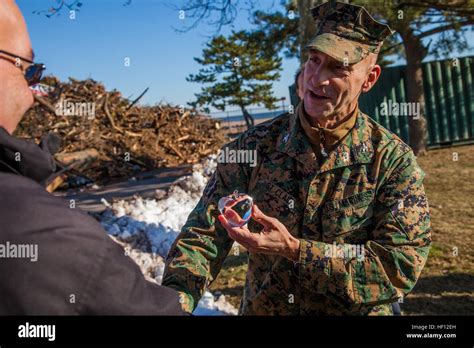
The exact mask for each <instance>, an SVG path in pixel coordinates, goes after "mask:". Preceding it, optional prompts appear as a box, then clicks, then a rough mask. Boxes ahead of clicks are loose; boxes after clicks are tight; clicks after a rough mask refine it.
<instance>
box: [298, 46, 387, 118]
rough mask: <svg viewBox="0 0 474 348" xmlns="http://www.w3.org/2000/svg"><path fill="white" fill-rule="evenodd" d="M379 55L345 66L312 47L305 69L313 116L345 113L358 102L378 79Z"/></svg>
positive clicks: (307, 107)
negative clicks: (377, 62) (360, 95)
mask: <svg viewBox="0 0 474 348" xmlns="http://www.w3.org/2000/svg"><path fill="white" fill-rule="evenodd" d="M376 59H377V57H376V56H375V55H369V56H368V57H366V58H365V59H363V60H362V61H360V62H358V63H356V64H352V65H347V66H345V65H344V64H343V63H341V62H339V61H337V60H335V59H333V58H331V57H330V56H328V55H327V54H325V53H322V52H320V51H316V50H310V52H309V56H308V60H307V62H306V63H305V69H304V83H303V85H304V107H305V111H306V113H307V114H308V115H309V116H311V117H324V118H333V117H336V116H345V115H347V114H348V113H349V112H351V111H352V110H353V108H354V107H355V105H356V104H357V99H358V97H359V94H360V92H361V91H362V92H367V91H368V90H369V89H370V88H371V87H372V86H373V84H374V83H375V81H376V80H377V78H378V76H379V74H380V67H379V66H378V65H375V62H376Z"/></svg>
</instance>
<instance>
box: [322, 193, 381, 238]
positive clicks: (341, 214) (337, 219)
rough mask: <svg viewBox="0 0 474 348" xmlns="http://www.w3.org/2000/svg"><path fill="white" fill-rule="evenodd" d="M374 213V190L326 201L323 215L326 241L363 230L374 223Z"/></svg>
mask: <svg viewBox="0 0 474 348" xmlns="http://www.w3.org/2000/svg"><path fill="white" fill-rule="evenodd" d="M373 213H374V190H369V191H364V192H360V193H357V194H355V195H352V196H349V197H346V198H343V199H340V200H337V201H329V202H326V204H325V205H324V207H323V211H322V216H321V224H322V228H323V239H324V242H330V243H331V242H333V241H334V239H335V238H336V237H341V236H345V235H348V234H350V233H352V232H356V231H358V230H363V229H364V228H365V227H367V226H369V225H370V224H371V223H372V217H373ZM365 235H366V233H364V236H365ZM364 238H365V237H364ZM364 238H363V239H364Z"/></svg>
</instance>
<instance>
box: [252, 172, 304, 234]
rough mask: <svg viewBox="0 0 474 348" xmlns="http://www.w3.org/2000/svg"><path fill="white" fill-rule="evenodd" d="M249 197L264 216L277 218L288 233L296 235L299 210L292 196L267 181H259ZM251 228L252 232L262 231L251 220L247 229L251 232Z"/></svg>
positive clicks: (299, 216)
mask: <svg viewBox="0 0 474 348" xmlns="http://www.w3.org/2000/svg"><path fill="white" fill-rule="evenodd" d="M251 196H252V197H253V199H254V202H255V203H256V204H257V205H258V206H259V208H260V209H261V210H262V212H263V213H264V214H266V215H268V216H271V217H274V218H277V219H278V220H279V221H280V222H281V223H282V224H283V225H285V226H286V228H287V229H288V231H289V232H290V233H292V234H294V235H295V234H296V233H297V229H298V222H299V220H300V219H301V208H300V207H299V204H298V202H296V198H295V197H294V196H292V195H290V194H289V193H288V192H286V191H284V190H283V189H281V188H280V187H279V186H278V185H276V184H275V183H272V182H269V181H260V182H259V183H258V185H257V186H256V187H255V189H254V190H253V191H252V192H251ZM251 228H253V229H254V231H260V230H261V229H262V227H261V225H259V224H258V223H256V222H255V221H253V220H251V221H250V222H249V229H250V230H251V231H252V229H251Z"/></svg>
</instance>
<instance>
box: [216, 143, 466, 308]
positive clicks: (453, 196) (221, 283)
mask: <svg viewBox="0 0 474 348" xmlns="http://www.w3.org/2000/svg"><path fill="white" fill-rule="evenodd" d="M418 161H419V164H420V166H421V167H422V168H423V170H424V171H425V172H426V177H425V182H424V185H425V189H426V193H427V196H428V201H429V205H430V212H431V222H432V228H433V235H432V237H433V243H432V248H431V251H430V256H429V258H428V262H427V264H426V266H425V269H424V270H423V272H422V275H421V277H420V279H419V281H418V283H417V284H416V286H415V288H414V290H413V291H412V293H411V294H409V295H408V296H407V297H406V298H405V299H404V302H403V303H402V304H401V307H402V311H403V313H404V314H405V315H455V314H457V315H473V314H474V238H473V234H474V201H473V200H474V183H473V180H474V145H469V146H458V147H451V148H445V149H437V150H430V151H428V154H427V155H426V156H424V157H420V158H419V159H418ZM246 270H247V265H246V254H245V251H243V250H242V252H241V253H240V254H239V255H237V256H236V255H234V254H230V255H229V257H228V258H227V260H226V261H225V263H224V266H223V269H222V270H221V273H220V274H219V276H218V278H217V279H216V280H215V282H213V284H212V285H211V290H212V291H220V292H221V293H223V294H225V295H226V296H227V297H228V298H229V300H230V301H231V302H232V304H234V305H235V306H238V305H239V303H240V299H241V296H242V291H243V286H244V283H245V273H246Z"/></svg>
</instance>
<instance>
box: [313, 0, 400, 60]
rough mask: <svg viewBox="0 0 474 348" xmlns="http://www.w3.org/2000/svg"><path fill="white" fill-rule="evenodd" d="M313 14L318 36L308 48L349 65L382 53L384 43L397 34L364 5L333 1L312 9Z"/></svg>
mask: <svg viewBox="0 0 474 348" xmlns="http://www.w3.org/2000/svg"><path fill="white" fill-rule="evenodd" d="M311 14H312V16H313V18H314V20H315V21H316V35H315V36H314V37H313V38H312V39H311V40H310V42H309V43H308V44H307V45H306V47H305V49H311V48H312V49H316V50H318V51H321V52H323V53H326V54H327V55H329V56H331V57H332V58H334V59H336V60H338V61H340V62H343V63H344V62H347V64H354V63H357V62H359V61H361V60H362V59H364V58H365V57H366V56H367V55H368V54H369V52H372V53H378V52H379V51H380V48H381V47H382V44H383V40H384V39H385V38H386V37H387V36H389V35H391V34H393V33H394V32H393V31H392V30H391V29H390V27H389V26H388V25H386V24H383V23H380V22H378V21H376V20H375V19H374V18H373V17H372V16H371V15H370V14H369V12H367V10H366V9H365V8H364V7H362V6H357V5H351V4H346V3H343V2H338V1H329V2H326V3H324V4H321V5H319V6H316V7H315V8H313V9H311Z"/></svg>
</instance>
